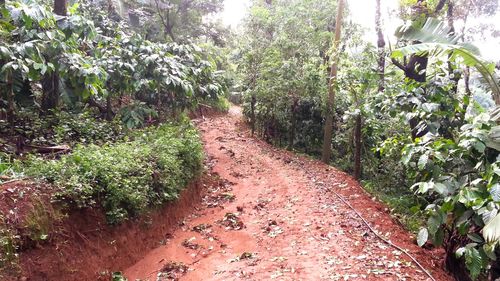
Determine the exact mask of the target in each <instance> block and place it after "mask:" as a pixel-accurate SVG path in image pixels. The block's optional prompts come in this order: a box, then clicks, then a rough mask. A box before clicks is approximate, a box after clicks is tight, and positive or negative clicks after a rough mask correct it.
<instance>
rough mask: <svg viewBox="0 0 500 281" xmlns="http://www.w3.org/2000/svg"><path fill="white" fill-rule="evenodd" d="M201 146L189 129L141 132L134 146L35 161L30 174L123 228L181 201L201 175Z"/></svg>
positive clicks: (100, 148)
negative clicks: (166, 204) (155, 209)
mask: <svg viewBox="0 0 500 281" xmlns="http://www.w3.org/2000/svg"><path fill="white" fill-rule="evenodd" d="M201 160H202V151H201V143H200V142H199V139H198V135H197V133H196V131H195V129H194V128H193V127H192V126H191V125H189V123H185V122H184V123H182V124H179V125H168V124H167V125H161V126H159V127H155V128H150V129H147V130H144V131H141V132H138V133H137V134H136V136H135V138H134V140H131V141H124V142H118V143H115V144H105V145H101V146H96V145H89V146H79V147H77V148H75V149H74V151H73V153H71V154H70V155H66V156H63V157H61V159H58V160H50V161H47V160H44V159H32V160H31V162H30V163H29V165H28V168H27V171H26V173H27V174H28V175H31V176H35V177H39V178H44V179H46V180H47V181H49V182H51V183H54V184H55V185H57V186H58V187H59V191H58V192H57V194H56V198H57V199H58V200H60V201H62V202H65V203H68V202H69V203H70V204H71V205H72V206H75V207H78V208H85V207H94V206H101V207H102V208H103V210H104V211H105V212H106V215H107V218H108V221H109V222H110V223H119V222H122V221H123V220H125V219H127V218H129V217H133V216H136V215H138V214H140V213H142V212H143V211H145V210H147V209H148V208H150V207H152V206H157V205H160V204H162V203H164V202H167V201H172V200H175V199H177V198H178V196H179V193H180V191H181V190H182V189H183V188H184V187H186V185H187V184H188V183H189V182H190V181H191V180H192V179H193V178H195V177H196V176H197V175H198V174H199V172H200V170H201Z"/></svg>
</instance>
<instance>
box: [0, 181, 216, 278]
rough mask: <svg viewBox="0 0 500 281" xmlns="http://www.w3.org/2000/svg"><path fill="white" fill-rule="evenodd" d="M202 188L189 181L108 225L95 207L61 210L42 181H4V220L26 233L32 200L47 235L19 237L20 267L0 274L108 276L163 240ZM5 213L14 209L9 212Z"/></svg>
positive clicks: (0, 205)
mask: <svg viewBox="0 0 500 281" xmlns="http://www.w3.org/2000/svg"><path fill="white" fill-rule="evenodd" d="M201 181H203V182H205V183H207V184H209V183H211V182H212V179H211V177H210V176H208V175H204V176H203V177H202V180H201ZM203 189H205V188H204V187H203V185H202V184H200V183H195V184H192V185H191V186H189V187H188V188H187V189H186V190H185V191H184V192H183V193H182V194H181V197H180V199H179V200H178V201H176V202H175V203H172V204H167V206H165V207H164V208H161V209H158V210H154V211H151V212H150V213H149V214H146V215H144V216H142V217H141V218H139V219H136V220H132V221H129V222H126V223H124V224H122V225H120V226H114V227H113V226H109V225H108V224H107V223H106V220H105V217H104V214H103V212H102V211H100V210H90V209H89V210H81V211H72V212H70V214H68V215H62V213H60V212H59V211H57V210H54V209H53V208H52V205H51V204H50V201H49V198H50V195H49V194H50V193H51V192H50V190H48V188H47V187H44V186H40V185H38V184H35V183H29V182H15V183H10V184H7V185H3V186H2V188H1V189H0V212H1V214H2V215H3V216H7V217H8V219H7V221H6V223H8V224H9V225H10V226H11V227H12V226H14V227H16V228H17V229H18V231H19V232H20V233H21V234H23V233H28V231H27V228H28V223H27V218H29V217H30V216H31V217H33V216H32V213H33V210H35V209H36V208H37V204H42V206H44V208H42V209H44V210H45V211H44V212H45V213H44V214H41V215H40V213H38V215H37V217H38V218H39V219H38V220H39V223H40V224H44V218H45V217H50V218H51V219H50V220H51V221H52V222H50V223H49V224H48V228H49V233H50V234H49V236H48V240H47V241H39V242H33V241H32V240H30V239H28V238H26V237H23V238H22V239H21V240H22V241H24V244H23V245H22V246H23V247H22V248H23V249H22V251H21V253H20V256H19V260H18V263H19V264H18V265H19V268H18V269H15V268H14V269H11V270H10V271H7V272H1V271H0V280H30V281H31V280H33V281H36V280H39V281H47V280H50V281H52V280H54V281H66V280H67V281H70V280H71V281H74V280H79V281H83V280H89V281H90V280H92V281H95V280H109V279H110V274H111V273H112V272H113V271H118V270H119V269H121V268H126V267H127V266H130V265H132V264H133V263H134V262H135V261H137V260H138V259H140V258H141V257H143V256H144V255H145V254H147V253H148V252H149V251H150V250H152V249H154V248H156V247H158V246H159V245H160V243H162V241H167V240H168V239H169V237H170V236H171V233H170V232H171V231H172V230H173V229H175V228H176V227H177V224H178V222H179V221H180V220H181V219H182V218H183V217H184V216H186V215H187V214H188V213H191V212H192V211H193V202H200V201H201V196H202V195H201V191H202V190H203ZM9 210H14V211H13V212H10V211H9ZM9 213H11V214H15V215H11V216H9ZM61 216H62V217H61ZM53 220H55V221H53ZM26 241H27V242H28V244H29V245H27V244H26V243H27V242H26ZM30 241H31V242H30Z"/></svg>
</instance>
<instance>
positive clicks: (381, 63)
mask: <svg viewBox="0 0 500 281" xmlns="http://www.w3.org/2000/svg"><path fill="white" fill-rule="evenodd" d="M375 29H376V31H377V37H378V40H377V47H378V69H377V71H378V76H379V81H378V91H379V92H383V91H384V89H385V83H384V82H385V81H384V80H385V40H384V34H383V33H382V14H381V12H380V0H377V9H376V12H375Z"/></svg>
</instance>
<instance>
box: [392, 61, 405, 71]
mask: <svg viewBox="0 0 500 281" xmlns="http://www.w3.org/2000/svg"><path fill="white" fill-rule="evenodd" d="M391 61H392V63H393V64H394V65H395V66H397V67H398V68H399V69H401V70H403V71H405V72H406V66H405V65H403V64H402V63H400V62H399V61H398V60H397V59H395V58H391Z"/></svg>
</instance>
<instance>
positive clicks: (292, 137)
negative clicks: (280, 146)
mask: <svg viewBox="0 0 500 281" xmlns="http://www.w3.org/2000/svg"><path fill="white" fill-rule="evenodd" d="M298 104H299V99H298V98H297V97H293V100H292V106H291V111H292V118H291V123H292V124H291V128H290V141H289V143H288V148H289V149H293V142H294V141H295V128H296V126H297V124H296V123H297V106H298Z"/></svg>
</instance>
